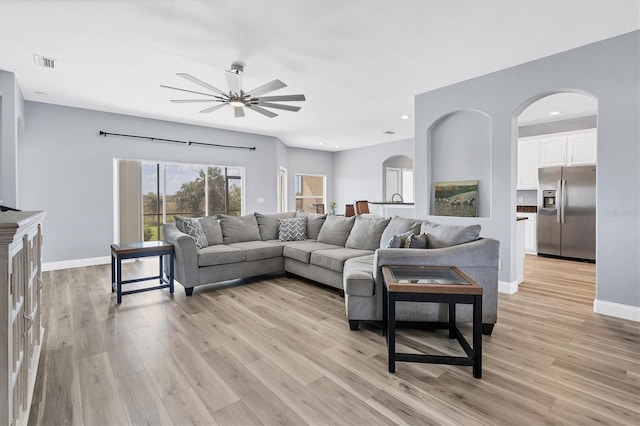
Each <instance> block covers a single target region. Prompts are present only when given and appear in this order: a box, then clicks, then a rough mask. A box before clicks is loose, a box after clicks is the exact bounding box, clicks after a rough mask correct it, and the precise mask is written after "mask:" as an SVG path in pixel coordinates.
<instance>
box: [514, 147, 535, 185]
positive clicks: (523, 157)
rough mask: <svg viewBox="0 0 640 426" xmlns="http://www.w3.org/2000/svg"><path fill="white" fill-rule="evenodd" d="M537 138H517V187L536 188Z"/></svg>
mask: <svg viewBox="0 0 640 426" xmlns="http://www.w3.org/2000/svg"><path fill="white" fill-rule="evenodd" d="M538 144H539V140H538V138H522V139H519V140H518V186H517V188H518V189H538V159H539V154H538Z"/></svg>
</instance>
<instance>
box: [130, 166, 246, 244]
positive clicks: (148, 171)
mask: <svg viewBox="0 0 640 426" xmlns="http://www.w3.org/2000/svg"><path fill="white" fill-rule="evenodd" d="M242 176H243V170H242V168H241V167H224V166H207V165H199V164H176V163H158V162H147V161H144V162H142V206H143V217H144V240H145V241H156V240H160V239H162V223H172V222H174V221H175V219H174V215H180V216H185V217H200V216H212V215H215V214H227V215H232V216H240V214H241V213H242Z"/></svg>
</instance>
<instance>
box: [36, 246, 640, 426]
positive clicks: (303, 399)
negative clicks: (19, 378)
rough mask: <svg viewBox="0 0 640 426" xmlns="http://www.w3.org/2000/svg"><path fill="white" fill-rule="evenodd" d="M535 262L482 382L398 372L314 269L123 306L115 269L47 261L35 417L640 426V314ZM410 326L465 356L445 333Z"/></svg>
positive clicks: (505, 305) (412, 342)
mask: <svg viewBox="0 0 640 426" xmlns="http://www.w3.org/2000/svg"><path fill="white" fill-rule="evenodd" d="M525 267H526V273H525V276H526V277H527V280H526V281H525V283H524V284H522V285H521V286H520V291H519V292H518V293H517V294H514V295H503V294H501V295H500V296H499V307H498V323H497V325H496V327H495V329H494V331H493V335H492V336H490V337H487V336H485V337H484V340H483V345H484V348H483V350H484V357H483V364H484V369H483V378H482V379H481V380H476V379H474V378H473V376H472V374H471V367H460V366H444V365H429V364H414V363H398V364H397V366H396V373H395V374H390V373H388V372H387V364H386V346H385V341H384V338H383V337H382V335H381V333H380V330H379V329H376V328H375V327H373V326H370V327H367V328H366V329H361V330H359V331H350V330H349V327H348V324H347V321H346V319H345V314H344V302H343V299H341V298H340V297H339V296H338V295H337V292H336V291H335V290H331V289H328V288H326V287H321V286H317V285H313V284H311V283H310V282H308V281H302V280H297V279H288V278H284V277H271V278H270V279H267V280H264V279H263V280H253V281H249V282H248V283H245V284H244V285H242V286H235V287H226V288H218V287H219V286H218V287H216V288H214V287H211V288H209V289H202V288H201V289H197V290H196V291H195V293H194V295H193V297H189V298H187V297H185V295H184V291H183V289H182V287H181V286H179V285H178V286H177V288H176V293H175V296H174V297H170V296H169V294H168V292H167V291H166V290H164V291H152V292H147V293H141V294H135V295H128V296H124V298H123V303H122V304H121V305H117V304H116V303H115V296H113V295H112V293H111V291H110V289H109V280H110V271H109V266H107V265H104V266H94V267H86V268H78V269H69V270H61V271H54V272H49V273H46V274H45V284H46V285H45V304H44V314H45V320H46V321H45V326H46V336H45V347H44V348H43V352H42V357H41V363H40V369H39V376H38V380H37V384H36V391H35V395H34V401H33V404H32V410H31V416H30V419H29V424H31V425H37V424H39V425H80V424H85V425H118V424H152V425H156V424H175V425H187V424H202V425H211V424H241V425H252V424H268V425H271V424H293V425H299V424H317V425H325V424H354V425H372V424H412V425H427V424H455V425H471V424H485V425H498V424H513V425H537V424H576V425H588V424H626V425H637V424H639V423H640V355H639V350H640V325H639V324H638V323H634V322H630V321H624V320H620V319H616V318H611V317H606V316H601V315H597V314H594V313H593V312H592V311H593V299H594V271H595V267H594V265H592V264H587V263H578V262H566V261H558V260H552V259H545V258H537V257H531V256H527V260H526V266H525ZM125 268H126V271H128V273H129V274H131V275H133V274H140V273H141V269H146V271H147V272H149V271H150V270H151V271H153V270H155V264H154V263H149V262H148V261H143V262H140V261H139V262H134V263H130V264H127V265H125ZM138 276H139V275H138ZM203 290H204V291H203ZM463 331H464V333H465V334H467V335H468V334H469V331H470V329H469V327H467V326H465V327H464V328H463ZM403 336H404V337H399V344H400V345H406V346H407V347H409V348H412V349H428V350H430V351H432V352H444V353H460V349H458V348H457V347H456V346H457V344H455V341H450V340H449V339H447V338H446V337H445V334H444V333H443V332H425V331H421V332H419V331H409V330H404V331H403ZM405 349H406V348H405ZM407 350H409V349H407Z"/></svg>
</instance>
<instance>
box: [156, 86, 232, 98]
mask: <svg viewBox="0 0 640 426" xmlns="http://www.w3.org/2000/svg"><path fill="white" fill-rule="evenodd" d="M160 87H164V88H165V89H173V90H179V91H181V92H187V93H195V94H198V95H204V96H211V97H213V98H218V99H222V98H220V96H217V95H212V94H211V93H204V92H196V91H195V90H187V89H181V88H179V87H173V86H165V85H164V84H161V85H160ZM223 95H225V96H227V94H226V93H223ZM227 97H228V96H227Z"/></svg>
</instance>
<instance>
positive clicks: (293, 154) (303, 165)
mask: <svg viewBox="0 0 640 426" xmlns="http://www.w3.org/2000/svg"><path fill="white" fill-rule="evenodd" d="M333 155H334V154H333V153H332V152H327V151H316V150H313V149H303V148H288V149H287V153H286V162H287V165H286V166H285V167H286V168H287V170H288V173H289V174H288V175H287V178H288V182H287V184H288V190H289V191H288V192H289V193H288V203H287V205H288V206H289V208H288V210H289V211H293V210H295V206H296V185H295V177H296V173H299V174H310V175H325V176H326V177H327V179H326V185H327V197H326V199H327V203H326V204H327V205H326V206H325V211H329V204H331V202H332V201H333V197H334V178H333V176H334V168H333Z"/></svg>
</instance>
